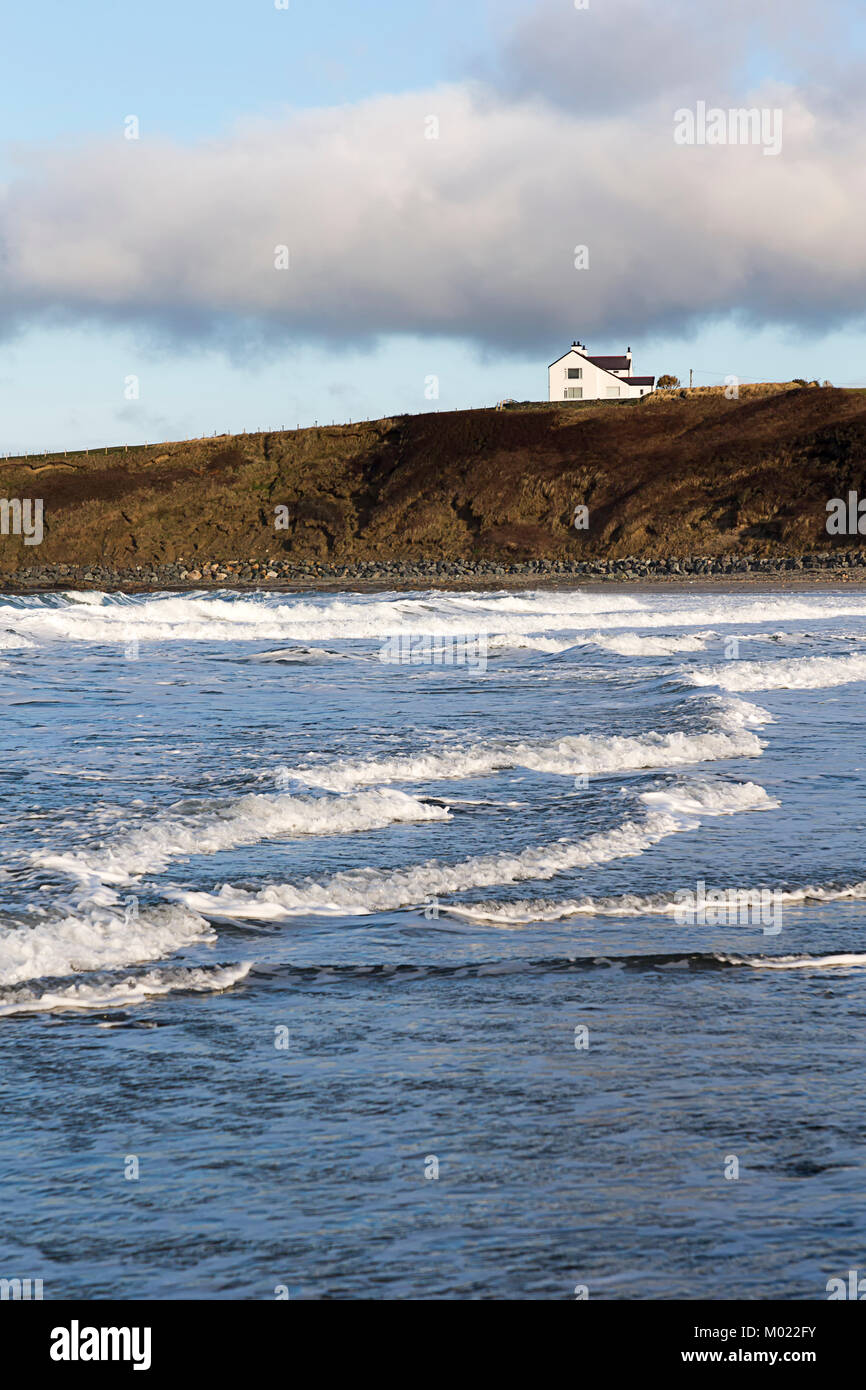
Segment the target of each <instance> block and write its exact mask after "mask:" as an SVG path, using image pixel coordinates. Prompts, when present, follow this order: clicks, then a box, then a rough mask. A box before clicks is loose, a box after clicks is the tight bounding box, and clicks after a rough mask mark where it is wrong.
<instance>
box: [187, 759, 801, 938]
mask: <svg viewBox="0 0 866 1390" xmlns="http://www.w3.org/2000/svg"><path fill="white" fill-rule="evenodd" d="M665 798H666V799H665ZM640 799H641V800H642V801H644V802H645V804H647V805H649V806H651V807H653V808H656V807H658V809H652V810H650V812H649V814H648V815H646V816H645V817H644V818H643V819H642V820H627V821H624V822H623V823H622V824H621V825H619V826H616V827H615V828H614V829H612V830H606V831H600V832H598V833H597V834H595V835H590V836H589V837H588V838H587V839H585V840H579V841H576V842H570V841H567V840H558V841H556V842H554V843H553V844H548V845H542V846H540V847H538V848H532V849H525V850H523V851H522V852H521V853H518V854H512V853H508V852H505V853H500V854H488V855H479V856H477V857H474V858H471V859H466V860H463V861H462V862H461V863H458V864H441V863H439V862H438V861H436V860H431V861H428V862H427V863H425V864H419V865H415V866H413V867H411V868H409V869H403V870H398V871H396V872H391V873H385V872H381V871H379V870H376V869H352V870H347V871H345V872H342V873H338V874H335V875H334V876H333V877H332V878H330V879H328V880H326V881H325V882H324V883H315V882H312V881H307V882H305V883H302V884H300V885H298V886H295V885H292V884H272V885H269V886H268V887H267V888H263V889H262V890H260V891H259V892H258V893H250V892H247V891H245V890H243V889H238V888H234V887H232V886H231V885H230V884H224V885H223V887H222V888H221V889H220V891H219V892H218V893H197V892H186V891H181V890H174V891H173V892H172V893H171V896H172V897H174V898H175V899H176V900H177V901H179V902H182V903H184V904H185V905H186V906H187V907H189V908H190V909H191V910H192V911H194V912H198V913H201V915H202V916H203V917H208V918H210V919H211V920H214V921H220V920H223V921H282V920H285V919H287V918H290V917H295V916H303V915H324V916H333V915H338V914H349V915H366V914H369V913H372V912H384V911H390V910H392V909H396V908H400V907H408V906H412V905H415V904H419V903H423V902H426V901H429V900H431V899H434V898H435V899H437V900H438V899H439V898H441V897H443V896H449V895H451V894H454V893H461V892H465V891H466V890H467V889H473V888H486V887H491V886H493V885H494V884H506V883H517V882H520V881H522V880H526V879H550V878H554V877H555V876H556V875H557V874H560V873H564V872H566V871H568V870H571V869H577V868H589V867H590V866H593V865H599V864H606V863H608V862H610V861H611V860H614V859H623V858H631V857H634V856H637V855H640V854H643V853H644V851H645V850H647V849H649V848H650V847H651V846H652V845H654V844H657V843H658V842H659V841H660V840H663V839H665V838H667V837H668V836H670V835H676V834H678V833H679V832H681V831H684V830H691V829H694V828H696V827H697V826H698V825H699V824H700V822H701V820H702V818H703V817H704V816H707V815H709V816H718V815H732V814H736V813H737V812H740V811H748V810H755V811H766V810H771V809H773V808H774V807H775V806H776V805H777V804H778V803H777V802H775V801H773V800H772V799H771V798H770V797H768V795H767V793H766V792H765V791H764V789H763V787H759V786H757V785H756V784H755V783H754V782H746V783H729V784H725V785H720V786H715V785H712V784H706V783H702V784H694V785H692V786H690V787H689V788H683V789H681V790H680V792H679V793H673V792H671V793H667V794H663V793H644V794H643V796H642V797H641V798H640Z"/></svg>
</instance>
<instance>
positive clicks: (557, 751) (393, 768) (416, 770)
mask: <svg viewBox="0 0 866 1390" xmlns="http://www.w3.org/2000/svg"><path fill="white" fill-rule="evenodd" d="M710 714H711V717H712V722H713V724H714V725H715V726H716V727H715V728H713V729H710V730H708V731H706V732H704V733H692V734H687V733H680V732H676V733H668V734H663V733H656V732H654V731H651V732H649V733H646V734H639V735H634V736H627V735H595V734H574V735H564V736H563V737H562V738H559V739H550V740H539V741H537V742H526V741H524V742H520V743H509V742H507V741H506V740H504V739H503V740H491V741H489V742H485V743H476V744H470V745H466V746H463V747H461V746H459V745H455V746H453V747H449V748H447V749H443V750H436V751H433V750H429V751H424V752H419V753H414V754H411V753H410V754H400V755H397V756H395V757H391V758H369V759H359V758H344V759H339V760H337V761H335V762H333V763H322V764H313V765H311V766H308V767H281V768H280V769H279V771H278V775H279V777H280V779H281V780H282V781H284V782H285V783H289V782H292V781H294V782H300V783H303V784H304V785H306V786H310V787H318V788H321V789H322V790H326V791H331V792H347V791H350V790H352V789H353V788H355V787H363V786H383V785H386V784H388V783H392V782H416V783H417V782H420V783H427V782H438V781H447V780H458V779H459V780H463V779H466V778H471V777H489V776H491V775H492V774H493V773H495V772H500V771H503V770H506V769H509V768H516V767H520V768H526V769H527V770H528V771H530V772H543V773H550V774H553V775H555V776H560V777H575V776H579V775H582V774H584V775H587V776H600V775H603V774H607V773H615V772H629V771H639V770H641V769H643V768H646V769H658V768H666V767H682V766H689V765H695V764H698V763H704V762H719V761H721V760H727V759H729V758H757V757H759V756H760V755H761V753H762V752H763V749H764V744H763V743H762V742H761V740H760V739H759V738H758V737H757V735H756V734H754V733H753V732H751V729H750V726H751V725H760V724H763V723H766V722H768V721H769V720H770V719H771V716H770V715H769V714H767V712H766V710H762V709H760V708H759V707H758V706H757V705H750V704H748V703H747V702H746V701H744V700H738V701H730V702H728V703H725V702H724V701H721V700H719V701H718V702H717V703H716V704H715V705H714V706H711V707H710Z"/></svg>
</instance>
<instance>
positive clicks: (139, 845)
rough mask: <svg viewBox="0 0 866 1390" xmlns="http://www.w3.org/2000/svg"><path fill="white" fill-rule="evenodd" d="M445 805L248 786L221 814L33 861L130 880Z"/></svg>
mask: <svg viewBox="0 0 866 1390" xmlns="http://www.w3.org/2000/svg"><path fill="white" fill-rule="evenodd" d="M450 819H451V813H450V812H449V811H448V809H447V807H444V806H439V805H431V804H430V803H428V802H424V801H419V800H418V799H417V798H416V797H412V796H408V795H407V794H406V793H405V792H401V791H396V790H392V789H390V788H381V789H377V790H373V791H366V792H360V793H359V794H358V795H356V796H351V797H340V798H330V797H328V798H314V797H293V796H287V795H284V794H280V793H277V794H273V795H267V794H261V793H252V794H250V795H249V796H244V797H241V798H240V799H239V800H238V801H236V802H235V803H233V804H232V805H231V806H229V807H228V808H226V809H225V810H224V811H223V812H221V813H216V814H215V813H213V812H206V813H199V814H194V815H191V816H189V817H186V818H184V819H173V820H168V819H165V820H157V821H155V822H154V823H153V824H151V825H147V826H143V827H141V828H140V829H137V830H132V831H129V832H128V833H127V834H126V835H123V836H120V837H118V839H117V840H116V841H114V842H113V843H109V844H107V845H105V846H104V847H102V848H100V849H98V850H75V851H70V852H68V853H56V852H53V851H37V852H35V853H34V854H33V856H32V862H33V863H34V864H36V865H38V866H39V867H40V868H43V869H50V870H53V871H54V872H55V873H62V874H66V875H67V876H68V877H70V878H73V879H75V880H77V881H78V882H79V883H82V884H84V885H88V886H91V885H97V884H115V885H125V884H131V883H134V882H135V881H136V880H137V879H139V878H141V877H142V876H143V875H144V874H153V873H160V872H161V871H162V870H163V869H165V868H166V867H167V865H168V864H170V863H171V862H172V861H173V860H176V859H185V858H189V857H190V856H191V855H197V854H218V853H219V852H220V851H222V850H229V849H235V848H238V847H239V846H242V845H253V844H258V843H259V842H260V841H262V840H266V839H273V838H274V837H278V836H286V835H290V836H306V835H347V834H350V833H354V832H356V831H361V830H379V829H383V828H384V827H386V826H388V825H395V824H401V823H402V824H408V823H412V822H424V821H448V820H450Z"/></svg>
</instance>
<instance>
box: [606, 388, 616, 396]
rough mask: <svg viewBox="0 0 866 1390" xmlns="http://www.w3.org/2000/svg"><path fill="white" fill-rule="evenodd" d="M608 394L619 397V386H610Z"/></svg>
mask: <svg viewBox="0 0 866 1390" xmlns="http://www.w3.org/2000/svg"><path fill="white" fill-rule="evenodd" d="M607 394H608V395H609V396H618V395H619V387H618V386H608V388H607Z"/></svg>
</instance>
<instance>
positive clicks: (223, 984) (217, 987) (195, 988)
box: [0, 961, 251, 1018]
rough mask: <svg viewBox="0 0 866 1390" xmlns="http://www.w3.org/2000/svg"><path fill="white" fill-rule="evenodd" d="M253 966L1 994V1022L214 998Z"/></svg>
mask: <svg viewBox="0 0 866 1390" xmlns="http://www.w3.org/2000/svg"><path fill="white" fill-rule="evenodd" d="M250 969H251V962H249V961H244V962H241V963H240V964H238V965H214V966H200V967H192V968H185V967H176V968H173V969H165V970H150V971H148V972H147V973H146V974H144V975H129V976H127V977H126V978H125V979H122V980H116V981H111V980H105V981H93V982H90V981H81V982H80V983H76V984H72V985H61V986H59V987H58V988H56V989H51V990H46V991H45V992H44V993H42V994H40V993H38V992H37V991H36V990H32V989H15V990H3V991H0V1018H2V1017H9V1016H10V1015H12V1014H32V1013H59V1012H66V1011H69V1010H78V1011H79V1012H80V1011H90V1012H93V1011H94V1010H101V1009H122V1008H124V1007H129V1005H131V1004H140V1003H143V1002H144V1001H145V1000H147V999H151V998H156V997H158V996H160V995H166V994H188V993H193V994H213V993H216V992H219V991H221V990H224V989H231V988H232V986H233V985H236V984H238V983H239V982H240V981H241V980H244V979H246V977H247V975H248V974H249V972H250Z"/></svg>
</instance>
